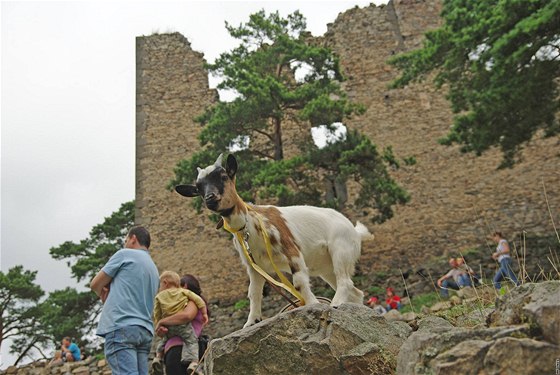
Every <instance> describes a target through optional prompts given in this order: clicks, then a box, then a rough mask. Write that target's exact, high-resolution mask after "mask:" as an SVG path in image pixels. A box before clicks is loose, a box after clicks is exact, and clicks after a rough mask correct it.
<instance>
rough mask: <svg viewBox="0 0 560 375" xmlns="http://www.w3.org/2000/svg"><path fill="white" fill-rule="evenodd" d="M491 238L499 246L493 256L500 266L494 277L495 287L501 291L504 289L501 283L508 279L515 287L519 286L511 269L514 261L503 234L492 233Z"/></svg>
mask: <svg viewBox="0 0 560 375" xmlns="http://www.w3.org/2000/svg"><path fill="white" fill-rule="evenodd" d="M490 238H491V239H492V240H493V241H494V242H496V243H497V244H498V246H497V247H496V251H495V252H494V253H493V254H492V259H495V260H497V261H498V263H499V264H500V268H498V271H496V274H495V275H494V287H495V288H496V289H498V290H499V289H500V288H501V287H502V285H501V281H502V280H504V279H505V278H506V277H507V278H509V279H510V280H511V281H512V282H513V283H514V284H515V286H518V285H519V281H518V280H517V276H515V273H514V272H513V269H512V268H511V265H512V260H511V256H510V249H509V244H508V242H507V241H506V239H505V238H504V236H503V234H502V233H501V232H494V233H492V236H491V237H490Z"/></svg>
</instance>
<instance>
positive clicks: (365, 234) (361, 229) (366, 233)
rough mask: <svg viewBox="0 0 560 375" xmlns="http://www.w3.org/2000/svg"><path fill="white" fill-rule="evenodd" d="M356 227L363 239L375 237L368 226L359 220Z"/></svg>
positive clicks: (367, 239) (369, 239) (368, 239)
mask: <svg viewBox="0 0 560 375" xmlns="http://www.w3.org/2000/svg"><path fill="white" fill-rule="evenodd" d="M354 229H355V230H356V232H358V234H359V235H360V238H361V239H362V241H371V240H373V239H374V238H375V236H374V235H373V234H371V233H370V232H369V230H368V229H367V227H366V226H365V225H364V224H362V223H360V222H359V221H356V226H355V227H354Z"/></svg>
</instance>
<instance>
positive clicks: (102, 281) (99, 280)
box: [89, 270, 113, 302]
mask: <svg viewBox="0 0 560 375" xmlns="http://www.w3.org/2000/svg"><path fill="white" fill-rule="evenodd" d="M112 280H113V278H112V277H111V276H109V275H107V274H106V273H105V272H104V271H103V270H101V271H99V272H98V273H97V275H95V277H94V278H93V279H92V280H91V282H90V283H89V287H90V288H91V290H93V291H94V292H95V294H97V295H98V296H99V298H101V302H105V300H106V299H107V296H108V295H109V284H111V281H112Z"/></svg>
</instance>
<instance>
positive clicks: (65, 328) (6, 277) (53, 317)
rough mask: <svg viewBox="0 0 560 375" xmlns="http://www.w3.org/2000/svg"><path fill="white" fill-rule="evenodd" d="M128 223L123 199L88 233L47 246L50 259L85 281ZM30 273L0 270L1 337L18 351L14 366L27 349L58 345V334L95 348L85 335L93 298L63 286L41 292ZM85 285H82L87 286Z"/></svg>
mask: <svg viewBox="0 0 560 375" xmlns="http://www.w3.org/2000/svg"><path fill="white" fill-rule="evenodd" d="M133 224H134V202H127V203H123V204H122V205H121V207H120V208H119V209H118V210H117V211H116V212H114V213H112V214H111V216H109V217H106V218H105V219H104V221H103V222H102V223H101V224H98V225H96V226H94V227H93V228H92V229H91V231H90V233H89V235H90V236H89V237H88V238H86V239H84V240H81V241H80V242H78V243H75V242H71V241H67V242H64V243H63V244H61V245H60V246H57V247H53V248H51V249H50V254H51V256H52V257H53V258H54V259H56V260H66V261H67V263H68V265H69V266H70V268H71V272H72V277H73V278H75V279H76V280H77V281H78V282H80V281H83V280H87V282H88V283H89V280H90V279H91V278H93V276H95V275H96V274H97V272H98V271H99V270H100V269H101V267H102V266H103V265H104V264H105V263H106V262H107V261H108V260H109V258H110V257H111V256H112V255H113V254H114V253H115V252H117V251H118V250H119V249H121V248H122V247H123V246H124V239H125V237H126V234H127V231H128V230H129V229H130V227H131V226H132V225H133ZM36 273H37V272H36V271H33V272H32V271H24V270H23V268H22V266H16V267H14V268H12V269H10V270H9V272H8V273H7V274H3V273H1V272H0V305H1V307H0V309H1V310H0V311H2V320H1V321H0V326H1V327H2V336H1V337H0V345H1V343H2V341H3V340H4V339H6V338H10V339H11V341H12V344H11V346H10V351H11V352H12V353H15V354H17V355H18V358H17V360H16V363H15V364H17V363H18V362H19V361H20V360H21V359H23V358H24V357H26V356H28V357H30V358H33V353H32V349H35V350H37V351H39V352H40V353H41V355H42V356H43V357H45V358H46V357H47V355H46V354H45V353H43V349H44V348H46V347H50V348H58V347H59V346H60V341H61V339H62V338H63V337H66V336H68V337H71V338H73V339H74V340H75V341H76V342H77V343H78V344H79V345H80V346H82V348H83V347H84V346H85V347H88V346H89V348H88V349H92V350H95V348H94V347H93V346H91V344H92V342H91V337H92V335H91V334H92V332H93V329H94V328H95V325H96V319H97V317H98V316H99V314H100V312H101V307H102V305H101V303H100V302H99V299H98V298H97V296H96V295H95V294H94V293H92V292H91V291H89V288H88V290H87V291H79V290H77V289H76V288H65V289H63V290H56V291H54V292H51V293H49V295H48V297H47V298H46V299H44V300H42V301H41V298H42V297H43V295H44V292H43V291H42V289H41V288H40V287H39V286H37V285H35V284H34V280H35V275H36ZM88 283H86V284H84V285H83V286H84V287H86V288H87V287H88V286H89V285H88Z"/></svg>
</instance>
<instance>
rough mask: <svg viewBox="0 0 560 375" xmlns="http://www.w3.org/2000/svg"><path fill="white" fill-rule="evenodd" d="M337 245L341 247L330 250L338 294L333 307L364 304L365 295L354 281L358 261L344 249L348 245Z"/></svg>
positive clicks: (342, 243)
mask: <svg viewBox="0 0 560 375" xmlns="http://www.w3.org/2000/svg"><path fill="white" fill-rule="evenodd" d="M335 245H338V246H339V247H338V248H337V247H333V248H331V249H329V251H330V253H331V257H332V264H333V273H334V277H335V278H336V293H335V295H334V297H333V300H332V302H331V305H332V306H338V305H340V304H342V303H344V302H351V303H359V304H362V303H363V302H364V293H363V292H362V291H361V290H360V289H358V288H356V287H355V286H354V282H353V281H352V275H353V274H354V267H355V264H356V261H357V259H354V257H353V256H351V254H348V252H347V251H346V248H344V247H343V246H348V243H344V242H342V241H340V242H338V243H337V244H335ZM358 254H359V252H358ZM327 276H329V275H327ZM330 277H332V276H330Z"/></svg>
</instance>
